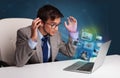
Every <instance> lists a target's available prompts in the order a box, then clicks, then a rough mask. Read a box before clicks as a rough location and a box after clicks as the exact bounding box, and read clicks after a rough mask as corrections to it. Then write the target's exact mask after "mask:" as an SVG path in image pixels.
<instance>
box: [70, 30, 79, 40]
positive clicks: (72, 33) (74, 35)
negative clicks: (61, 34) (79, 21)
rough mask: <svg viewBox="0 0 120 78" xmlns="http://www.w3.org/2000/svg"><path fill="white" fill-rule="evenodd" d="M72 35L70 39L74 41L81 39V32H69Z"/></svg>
mask: <svg viewBox="0 0 120 78" xmlns="http://www.w3.org/2000/svg"><path fill="white" fill-rule="evenodd" d="M69 33H70V37H71V38H72V39H73V41H77V40H78V38H79V32H78V31H76V32H69Z"/></svg>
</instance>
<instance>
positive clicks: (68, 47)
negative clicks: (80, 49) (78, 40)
mask: <svg viewBox="0 0 120 78" xmlns="http://www.w3.org/2000/svg"><path fill="white" fill-rule="evenodd" d="M59 39H60V49H59V51H60V52H61V53H63V54H65V55H67V56H70V57H72V56H74V54H75V51H76V46H75V45H74V44H73V40H72V38H71V37H70V36H69V38H68V42H67V43H65V42H64V41H63V40H62V39H61V36H60V34H59Z"/></svg>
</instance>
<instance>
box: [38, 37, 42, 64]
mask: <svg viewBox="0 0 120 78" xmlns="http://www.w3.org/2000/svg"><path fill="white" fill-rule="evenodd" d="M37 40H38V44H37V56H38V59H39V61H40V62H43V54H42V48H41V40H40V39H39V37H38V39H37Z"/></svg>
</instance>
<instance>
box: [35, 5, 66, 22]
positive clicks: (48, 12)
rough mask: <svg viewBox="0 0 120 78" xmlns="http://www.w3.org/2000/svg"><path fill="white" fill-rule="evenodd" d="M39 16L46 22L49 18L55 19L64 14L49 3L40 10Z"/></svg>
mask: <svg viewBox="0 0 120 78" xmlns="http://www.w3.org/2000/svg"><path fill="white" fill-rule="evenodd" d="M37 17H39V18H40V19H41V20H42V21H43V22H46V21H47V20H48V19H51V20H54V19H55V18H59V17H61V18H62V17H64V16H63V14H62V13H61V12H60V11H59V10H58V9H57V8H56V7H54V6H52V5H50V4H47V5H44V6H43V7H41V8H40V9H39V10H38V13H37Z"/></svg>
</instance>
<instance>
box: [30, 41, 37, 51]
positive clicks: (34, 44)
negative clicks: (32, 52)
mask: <svg viewBox="0 0 120 78" xmlns="http://www.w3.org/2000/svg"><path fill="white" fill-rule="evenodd" d="M28 45H29V46H30V48H31V49H35V47H36V45H37V42H35V41H33V40H32V39H29V40H28Z"/></svg>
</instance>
